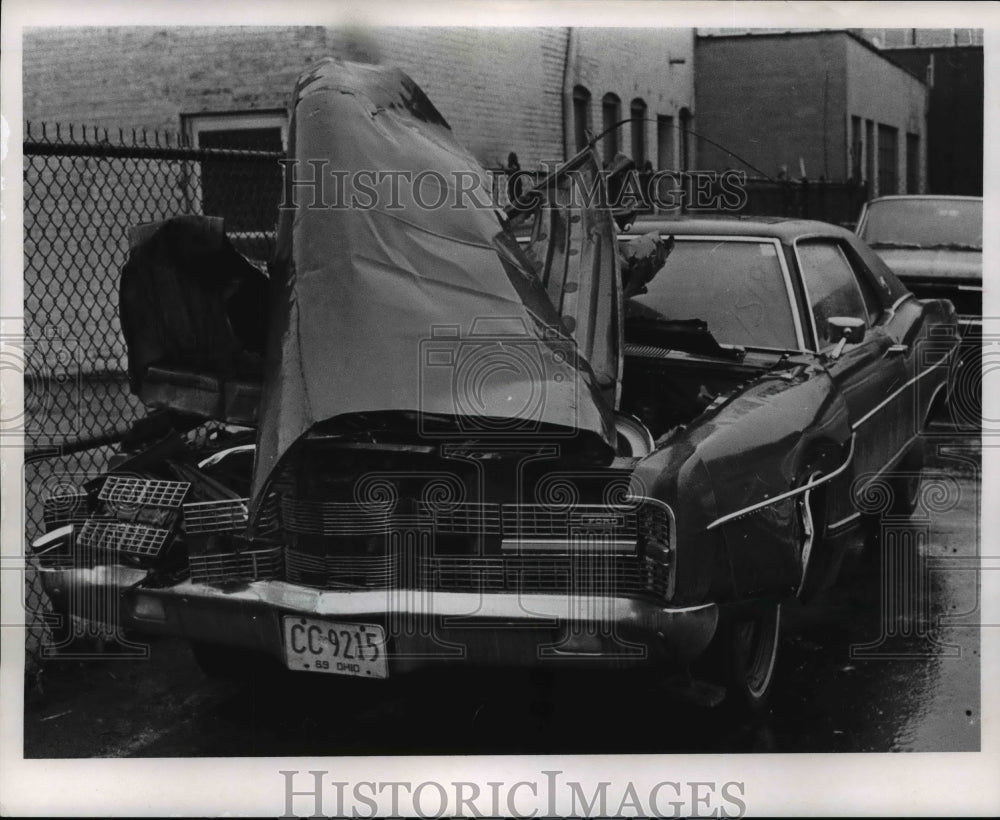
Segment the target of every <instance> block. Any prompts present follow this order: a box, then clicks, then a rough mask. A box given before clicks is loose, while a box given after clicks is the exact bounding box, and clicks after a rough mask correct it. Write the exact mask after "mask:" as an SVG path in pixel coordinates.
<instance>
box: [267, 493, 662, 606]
mask: <svg viewBox="0 0 1000 820" xmlns="http://www.w3.org/2000/svg"><path fill="white" fill-rule="evenodd" d="M289 511H291V512H292V513H293V515H294V518H292V519H289V517H288V513H289ZM282 523H283V526H284V527H285V528H286V529H287V530H288V531H289V533H290V534H291V533H297V535H293V537H291V538H290V539H289V545H288V547H287V549H286V553H285V574H286V578H287V580H288V581H290V582H292V583H296V584H301V585H304V586H310V587H314V588H318V589H329V590H335V589H382V588H411V589H428V590H441V591H453V592H536V593H560V594H588V595H636V594H643V593H648V594H652V595H656V596H659V597H666V596H668V595H669V594H670V566H669V561H670V560H671V557H670V556H672V551H671V549H670V547H671V544H670V541H671V537H672V533H671V529H670V519H669V517H668V516H667V515H666V514H665V513H664V508H663V507H662V506H653V505H650V506H646V505H638V504H634V505H621V506H607V505H581V504H578V505H572V506H571V505H566V506H562V507H560V506H558V505H549V506H546V505H533V504H521V505H516V504H468V503H463V504H442V505H437V506H433V507H432V506H429V505H420V506H419V507H418V508H417V511H416V512H415V513H410V514H406V515H404V514H402V513H398V512H394V513H392V514H389V510H388V509H382V510H379V511H377V512H375V511H373V509H372V508H371V507H362V506H359V505H350V504H332V503H330V502H308V501H306V502H303V501H301V500H298V499H296V500H295V501H294V502H292V503H290V501H289V499H287V498H286V499H283V501H282ZM348 535H350V536H359V537H355V538H345V537H344V536H348ZM317 536H318V537H317ZM329 536H337V537H336V538H335V539H333V540H327V538H328V537H329ZM456 537H460V538H459V539H458V540H457V541H456ZM470 539H473V540H470ZM647 544H650V545H652V544H655V545H657V550H656V551H655V552H651V553H650V554H646V552H645V545H647ZM463 548H464V549H468V550H472V551H474V552H475V553H476V554H460V552H459V551H460V550H461V549H463Z"/></svg>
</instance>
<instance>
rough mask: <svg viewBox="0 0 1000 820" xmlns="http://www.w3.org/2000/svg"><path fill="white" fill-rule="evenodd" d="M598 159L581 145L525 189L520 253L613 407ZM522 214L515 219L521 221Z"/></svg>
mask: <svg viewBox="0 0 1000 820" xmlns="http://www.w3.org/2000/svg"><path fill="white" fill-rule="evenodd" d="M604 183H605V181H604V179H603V177H602V174H601V169H600V164H599V162H598V158H597V154H596V152H595V151H594V149H593V148H589V147H588V148H586V149H584V150H583V151H582V152H580V153H579V154H578V155H577V156H576V157H574V158H573V159H571V160H570V161H569V162H567V163H566V165H564V166H562V167H560V168H559V169H557V170H556V171H555V172H554V173H552V174H550V175H549V176H548V177H546V178H545V179H543V180H542V181H541V182H540V183H539V184H538V186H537V187H536V188H534V189H533V190H532V191H531V197H532V199H533V200H534V202H535V207H534V208H533V209H532V211H531V219H532V227H531V238H530V240H529V242H528V244H527V247H526V252H527V255H528V257H529V258H530V259H531V260H532V261H533V262H534V264H535V267H536V269H537V270H538V271H539V276H540V278H541V280H542V283H543V284H544V286H545V290H546V292H547V293H548V296H549V299H550V300H551V301H552V304H553V305H554V306H555V308H556V310H557V311H558V313H559V316H560V319H561V320H562V324H563V326H564V327H565V328H566V330H567V331H568V332H569V333H571V334H572V336H573V338H574V340H575V341H576V343H577V345H578V347H579V350H580V352H581V354H582V355H583V356H584V358H586V359H587V361H588V362H590V365H591V367H592V368H593V370H594V375H595V376H596V377H597V385H598V388H599V389H600V390H601V393H602V395H603V397H604V399H605V401H606V402H607V403H608V404H609V405H610V406H612V407H615V408H617V406H618V402H619V399H620V397H621V389H620V380H621V369H622V357H623V337H622V288H621V273H620V270H619V264H618V250H617V247H616V244H617V243H616V236H617V231H616V229H615V224H614V219H613V218H612V214H611V210H610V208H609V206H608V202H607V196H606V195H605V194H604ZM524 218H525V217H524V216H521V217H518V218H516V219H524Z"/></svg>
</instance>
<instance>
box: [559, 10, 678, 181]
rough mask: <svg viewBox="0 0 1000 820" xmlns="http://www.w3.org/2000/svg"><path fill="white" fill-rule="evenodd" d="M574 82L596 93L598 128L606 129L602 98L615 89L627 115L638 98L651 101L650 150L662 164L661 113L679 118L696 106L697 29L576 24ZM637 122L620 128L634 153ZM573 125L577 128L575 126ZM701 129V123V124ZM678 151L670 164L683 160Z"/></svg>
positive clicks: (648, 112) (627, 147)
mask: <svg viewBox="0 0 1000 820" xmlns="http://www.w3.org/2000/svg"><path fill="white" fill-rule="evenodd" d="M574 37H575V38H576V42H575V44H574V45H575V47H574V48H573V49H572V51H571V58H572V59H571V64H570V85H571V86H573V85H582V86H583V87H585V88H586V89H587V90H588V91H589V92H590V94H591V98H592V103H591V105H592V111H591V115H592V116H591V120H592V123H593V129H594V133H595V134H597V133H600V131H601V130H603V129H602V128H601V100H602V98H603V97H604V95H605V94H608V93H611V94H615V95H617V96H618V98H619V99H620V100H621V110H622V119H625V118H626V117H629V109H630V104H631V102H632V100H634V99H636V98H639V99H642V100H643V101H644V102H645V103H646V107H647V108H646V117H647V122H645V123H643V124H642V125H641V126H638V127H642V128H644V129H645V132H646V155H647V157H648V158H649V159H650V160H651V161H652V163H653V165H654V166H655V167H657V168H659V164H660V163H659V162H658V156H657V125H656V119H657V116H660V115H662V116H670V117H673V122H674V123H675V124H676V123H677V121H678V116H679V112H680V110H681V109H682V108H687V109H689V110H693V109H694V104H695V100H694V98H695V94H694V74H693V69H694V32H693V30H692V29H646V30H642V29H634V30H633V29H628V30H623V29H601V28H580V29H574ZM633 127H637V126H635V125H633V124H629V125H625V126H622V128H621V129H620V130H619V139H618V142H619V146H620V148H621V149H622V150H623V151H624V152H625V153H626V154H629V155H631V145H632V131H631V129H632V128H633ZM570 130H571V129H570ZM695 130H697V128H695ZM673 145H674V150H673V152H672V153H673V154H674V157H673V159H672V161H671V162H670V163H665V164H664V165H665V167H676V166H677V156H676V155H677V146H679V145H680V140H679V139H677V138H676V135H675V138H674V139H673Z"/></svg>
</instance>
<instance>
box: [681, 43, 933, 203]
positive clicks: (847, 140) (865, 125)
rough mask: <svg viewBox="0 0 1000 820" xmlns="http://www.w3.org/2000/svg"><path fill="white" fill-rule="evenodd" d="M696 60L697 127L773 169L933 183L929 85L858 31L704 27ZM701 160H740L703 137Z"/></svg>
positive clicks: (877, 186) (904, 188) (901, 189)
mask: <svg viewBox="0 0 1000 820" xmlns="http://www.w3.org/2000/svg"><path fill="white" fill-rule="evenodd" d="M695 60H696V64H697V70H696V72H695V75H696V81H695V96H696V98H697V100H698V119H699V122H698V127H697V130H698V132H699V133H701V134H703V135H705V136H706V137H709V138H711V139H712V140H714V141H716V142H719V143H721V144H723V145H725V146H726V147H727V148H729V149H730V150H732V151H734V152H735V153H737V154H739V155H741V156H742V157H744V158H745V159H746V160H748V161H749V162H750V163H752V164H753V165H755V166H756V167H757V168H760V169H761V170H762V171H764V172H765V173H767V174H769V175H771V176H777V175H779V174H785V175H787V176H789V177H796V178H797V177H800V176H803V175H805V176H808V177H809V178H811V179H817V178H819V177H823V178H825V179H826V180H830V181H846V180H851V179H853V180H860V181H864V182H865V183H866V184H867V185H868V189H869V193H870V194H871V195H876V194H888V193H905V192H920V191H923V190H924V189H925V184H926V172H925V167H926V151H927V124H926V112H927V87H926V85H925V84H924V83H923V81H922V79H921V78H919V77H917V76H915V75H914V74H912V73H910V72H909V71H908V70H906V69H905V68H904V67H902V66H901V65H899V64H897V63H896V62H894V61H892V60H891V59H890V58H889V57H887V56H886V54H885V53H883V52H880V51H879V50H878V49H877V48H875V46H873V45H872V44H871V43H870V42H869V41H868V40H866V39H864V38H862V37H861V36H859V35H858V34H856V33H854V32H851V31H846V30H842V31H841V30H837V31H829V30H828V31H821V30H815V31H812V30H810V31H782V32H773V31H761V30H750V31H747V32H744V33H739V34H732V33H729V32H727V31H726V30H725V29H721V30H720V29H715V30H701V31H699V36H698V38H697V45H696V53H695ZM698 162H699V165H701V166H702V167H704V168H712V169H719V170H721V169H723V168H728V167H739V165H738V163H737V162H736V161H735V160H734V159H733V158H732V157H730V156H728V155H727V154H726V153H725V152H723V151H720V150H719V149H718V148H716V147H714V146H712V145H710V144H708V143H707V142H704V141H699V145H698Z"/></svg>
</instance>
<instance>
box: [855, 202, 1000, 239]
mask: <svg viewBox="0 0 1000 820" xmlns="http://www.w3.org/2000/svg"><path fill="white" fill-rule="evenodd" d="M861 238H862V239H864V240H865V242H867V243H868V244H869V245H871V246H872V247H874V248H878V247H879V246H882V247H887V246H889V247H891V246H892V245H901V246H903V247H908V246H914V247H920V248H935V247H955V248H972V249H981V248H982V246H983V202H982V200H977V199H887V200H883V201H881V202H872V203H871V204H870V205H869V206H868V211H867V214H866V216H865V223H864V225H863V226H862V228H861Z"/></svg>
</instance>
